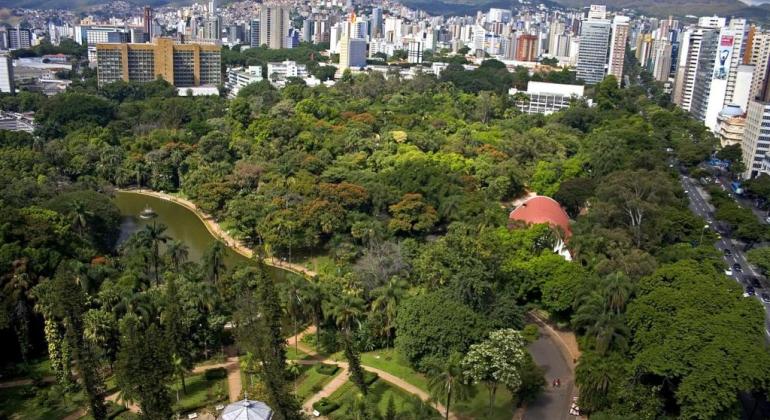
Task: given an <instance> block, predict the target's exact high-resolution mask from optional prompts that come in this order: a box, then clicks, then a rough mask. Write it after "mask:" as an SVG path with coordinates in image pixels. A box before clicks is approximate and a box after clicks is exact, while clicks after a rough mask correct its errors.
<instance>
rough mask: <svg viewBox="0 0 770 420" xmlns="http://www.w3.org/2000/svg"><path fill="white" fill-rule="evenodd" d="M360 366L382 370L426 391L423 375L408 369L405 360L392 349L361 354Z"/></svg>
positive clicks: (426, 385)
mask: <svg viewBox="0 0 770 420" xmlns="http://www.w3.org/2000/svg"><path fill="white" fill-rule="evenodd" d="M361 364H362V365H366V366H371V367H373V368H377V369H381V370H384V371H385V372H388V373H390V374H392V375H394V376H397V377H399V378H401V379H403V380H405V381H406V382H409V383H410V384H412V385H414V386H416V387H417V388H420V389H422V390H423V391H427V390H428V380H427V379H426V378H425V375H423V374H421V373H418V372H415V371H414V369H412V368H411V367H409V364H408V363H407V362H406V360H403V357H401V355H399V354H398V352H396V351H395V350H394V349H384V350H377V351H372V352H368V353H361Z"/></svg>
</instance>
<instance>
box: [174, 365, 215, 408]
mask: <svg viewBox="0 0 770 420" xmlns="http://www.w3.org/2000/svg"><path fill="white" fill-rule="evenodd" d="M185 383H186V385H187V393H185V392H184V391H183V390H182V382H181V381H180V380H179V379H177V380H175V381H174V383H173V384H171V393H172V398H173V401H174V413H182V414H184V413H187V412H190V411H198V410H200V409H202V408H214V406H215V405H216V404H217V403H220V402H226V401H227V397H228V391H227V379H226V378H223V379H214V380H210V381H209V380H206V378H205V376H204V374H203V373H199V374H194V375H190V376H188V377H186V378H185ZM177 390H179V401H178V402H177V399H176V396H177Z"/></svg>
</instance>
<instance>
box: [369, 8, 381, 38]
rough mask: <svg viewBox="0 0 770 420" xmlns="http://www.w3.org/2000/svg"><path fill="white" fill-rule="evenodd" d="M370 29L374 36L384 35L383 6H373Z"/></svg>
mask: <svg viewBox="0 0 770 420" xmlns="http://www.w3.org/2000/svg"><path fill="white" fill-rule="evenodd" d="M370 29H371V31H372V32H371V36H372V38H378V37H381V36H382V8H380V7H375V8H372V24H371V27H370Z"/></svg>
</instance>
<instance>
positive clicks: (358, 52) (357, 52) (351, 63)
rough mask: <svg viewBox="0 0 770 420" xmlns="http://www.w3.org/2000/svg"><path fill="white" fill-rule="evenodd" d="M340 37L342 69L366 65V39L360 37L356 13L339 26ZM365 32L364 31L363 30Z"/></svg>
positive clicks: (340, 67) (340, 66)
mask: <svg viewBox="0 0 770 420" xmlns="http://www.w3.org/2000/svg"><path fill="white" fill-rule="evenodd" d="M339 27H340V30H341V35H342V36H341V37H340V40H339V43H338V45H339V51H340V65H339V69H340V70H342V71H344V70H345V69H349V68H359V67H364V66H366V40H365V39H363V38H361V37H360V35H362V34H360V33H359V32H360V31H359V29H360V28H359V26H358V25H357V24H356V15H355V14H352V15H350V16H349V17H348V19H347V21H345V22H342V24H341V25H340V26H339ZM364 33H365V32H364Z"/></svg>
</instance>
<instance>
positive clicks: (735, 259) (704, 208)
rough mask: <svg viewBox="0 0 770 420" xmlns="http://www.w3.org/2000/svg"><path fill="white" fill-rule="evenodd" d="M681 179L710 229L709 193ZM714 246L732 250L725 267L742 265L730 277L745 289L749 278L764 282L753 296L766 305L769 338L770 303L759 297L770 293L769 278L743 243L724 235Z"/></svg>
mask: <svg viewBox="0 0 770 420" xmlns="http://www.w3.org/2000/svg"><path fill="white" fill-rule="evenodd" d="M680 179H681V182H682V187H683V188H684V190H685V191H686V192H687V196H688V198H689V199H690V209H691V210H692V211H693V212H695V214H697V215H699V216H701V217H703V218H704V219H705V220H706V222H707V223H708V225H709V226H711V227H710V228H709V229H713V226H714V225H715V222H716V220H715V219H714V217H713V214H714V207H713V206H712V205H711V204H710V203H709V200H708V199H707V196H708V194H707V193H706V192H705V191H704V190H703V188H702V187H701V186H700V184H699V183H698V182H697V181H695V180H693V179H692V178H690V177H688V176H686V175H680ZM714 246H716V247H717V249H719V250H720V251H721V252H723V253H724V250H725V249H729V250H730V252H731V255H729V256H728V255H724V256H723V258H724V261H725V266H724V268H725V269H727V268H728V267H730V268H732V266H733V264H735V263H738V264H740V265H741V267H742V268H743V272H742V273H738V272H735V271H733V273H732V275H731V276H730V277H731V278H732V279H733V280H735V281H736V282H737V283H738V284H740V285H741V287H742V288H744V290H745V288H746V286H747V285H748V280H747V279H749V278H751V277H755V278H757V279H758V280H759V281H760V283H761V284H762V288H761V289H760V288H756V295H755V296H753V298H754V299H757V300H758V301H759V302H760V303H762V305H763V306H764V307H765V314H766V315H765V335H766V336H767V338H770V326H769V325H768V319H770V303H764V302H762V300H761V299H760V297H759V295H760V293H762V292H768V293H770V288H768V286H767V284H768V283H767V280H766V279H765V278H764V277H763V276H762V275H761V273H759V272H758V271H757V270H756V269H755V268H754V267H753V266H751V265H750V264H749V262H748V260H746V255H745V253H744V252H743V244H742V243H740V242H738V241H735V240H732V239H730V238H727V237H724V236H722V237H720V239H719V240H718V241H717V242H716V243H715V244H714ZM744 282H745V283H744Z"/></svg>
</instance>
